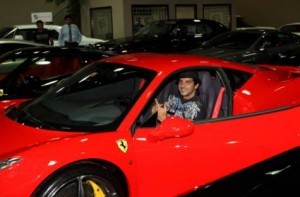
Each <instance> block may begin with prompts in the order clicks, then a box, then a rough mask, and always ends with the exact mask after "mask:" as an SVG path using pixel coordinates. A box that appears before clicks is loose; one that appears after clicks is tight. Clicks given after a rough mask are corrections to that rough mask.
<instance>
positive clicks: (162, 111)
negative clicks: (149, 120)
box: [155, 99, 168, 122]
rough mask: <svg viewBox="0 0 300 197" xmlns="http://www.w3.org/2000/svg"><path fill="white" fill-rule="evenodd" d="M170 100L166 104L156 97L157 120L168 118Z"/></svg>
mask: <svg viewBox="0 0 300 197" xmlns="http://www.w3.org/2000/svg"><path fill="white" fill-rule="evenodd" d="M167 106H168V102H165V103H164V104H160V103H159V102H158V100H157V99H155V107H156V110H157V120H158V121H160V122H162V121H163V120H164V119H166V118H167V111H168V108H167Z"/></svg>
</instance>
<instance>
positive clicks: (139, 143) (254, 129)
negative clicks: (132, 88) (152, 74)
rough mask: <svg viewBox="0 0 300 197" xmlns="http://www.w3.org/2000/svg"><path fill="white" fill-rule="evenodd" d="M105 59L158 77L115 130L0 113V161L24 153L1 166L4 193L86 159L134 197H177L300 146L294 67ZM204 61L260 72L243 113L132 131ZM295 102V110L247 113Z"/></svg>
mask: <svg viewBox="0 0 300 197" xmlns="http://www.w3.org/2000/svg"><path fill="white" fill-rule="evenodd" d="M144 56H145V57H144ZM157 56H158V57H159V58H157ZM153 57H154V58H153ZM133 60H135V61H133ZM175 60H176V61H175ZM102 61H114V62H120V63H126V64H132V65H139V66H141V67H145V68H146V67H148V66H149V65H153V66H152V67H151V68H152V69H154V70H156V71H157V72H158V75H157V77H156V78H155V79H154V80H153V81H152V82H151V83H150V85H149V86H148V87H147V88H146V89H145V91H144V92H143V94H142V95H141V96H140V98H139V99H138V101H137V103H135V104H134V105H133V107H132V108H131V110H130V111H129V113H128V114H127V116H126V117H125V118H124V120H123V121H122V123H121V124H120V126H119V127H118V129H117V130H116V131H114V132H99V133H97V132H94V133H92V132H79V131H78V132H62V131H59V132H58V131H53V130H45V129H39V128H33V127H29V126H26V125H21V124H18V123H15V122H14V121H13V120H11V119H9V118H8V117H6V115H5V114H4V113H0V124H1V136H2V137H1V139H0V143H1V150H0V161H2V160H4V159H6V158H10V157H22V161H20V162H19V163H17V164H15V165H12V166H10V167H8V168H6V169H4V170H0V179H1V181H0V196H1V197H5V196H20V194H22V196H30V195H31V194H32V192H33V191H34V190H35V189H36V188H37V187H38V186H39V184H41V183H42V181H43V180H45V179H46V178H47V177H48V176H49V175H51V174H52V173H54V172H55V171H57V170H58V169H61V168H63V167H65V166H68V165H70V164H72V163H74V162H80V161H83V160H96V161H98V162H101V161H105V162H108V163H110V164H111V165H114V166H116V167H117V168H118V169H120V171H122V172H123V174H124V176H125V178H126V181H127V186H128V190H129V195H130V196H132V197H136V196H142V197H147V196H149V197H150V196H158V195H159V196H176V195H178V194H182V193H185V192H187V191H190V190H191V189H192V188H196V187H199V186H202V185H205V184H207V183H209V182H211V181H214V180H217V179H219V178H221V177H224V176H226V175H228V174H231V173H233V172H236V171H238V170H241V169H243V168H245V167H247V166H250V165H252V164H255V163H257V162H259V161H262V160H265V159H266V158H269V157H272V156H274V155H276V154H279V153H281V152H284V151H286V150H288V149H291V148H293V147H296V146H299V142H300V141H299V136H300V126H299V124H297V123H298V122H299V120H298V119H299V117H300V116H299V115H300V106H297V105H299V102H300V91H297V89H298V87H299V86H298V85H300V79H299V78H293V77H291V73H290V72H288V71H286V72H284V71H280V72H277V71H271V70H270V71H269V72H270V73H269V74H268V73H267V72H266V73H263V72H262V71H260V70H258V69H254V68H251V67H244V66H242V65H239V64H233V63H230V62H225V61H220V60H215V59H209V58H199V57H192V56H191V57H184V56H183V57H181V56H168V55H154V56H152V55H142V54H141V55H137V56H135V55H133V54H131V55H126V56H120V57H113V58H108V59H105V60H102ZM166 62H169V63H170V64H171V65H172V66H170V67H168V66H167V65H166ZM197 64H200V65H201V64H204V65H205V66H216V65H219V66H226V67H234V68H238V67H239V66H240V68H241V69H244V70H246V69H248V72H252V73H254V77H253V78H251V79H250V80H249V83H246V84H245V86H243V87H242V88H241V89H240V90H238V91H236V92H235V95H234V102H233V103H234V106H233V114H235V115H238V114H240V115H241V116H235V117H232V118H226V119H222V120H219V121H218V120H216V121H213V120H212V121H207V122H205V123H202V124H201V123H200V124H194V123H192V122H190V121H188V120H184V119H180V118H175V117H169V118H168V119H166V120H165V121H164V122H163V123H162V124H161V125H160V126H158V127H155V128H136V129H135V131H134V134H132V129H133V128H132V127H133V125H134V123H135V121H136V119H137V117H138V115H139V114H140V112H141V110H142V109H143V107H144V106H145V105H146V103H147V101H148V100H149V99H150V97H151V96H152V95H153V92H154V90H155V89H156V88H157V87H158V86H159V85H160V84H161V82H162V81H163V80H164V79H165V78H166V77H167V76H168V75H169V74H171V73H172V72H174V71H175V70H177V69H180V68H182V67H183V66H184V65H197ZM278 81H280V82H278ZM261 84H267V85H263V86H262V85H261ZM257 89H259V90H257ZM266 98H269V99H266ZM291 105H293V106H296V107H293V108H289V109H278V110H276V111H275V110H274V111H269V112H267V113H266V112H265V113H253V114H252V115H242V114H247V113H250V112H260V111H262V110H267V109H274V108H276V107H285V106H291ZM178 128H180V129H178ZM174 133H175V134H174ZM120 139H124V140H126V141H127V143H128V151H127V152H126V153H124V152H122V151H121V150H120V149H119V148H118V146H117V143H116V141H117V140H120ZM15 184H18V185H17V188H18V189H16V186H15Z"/></svg>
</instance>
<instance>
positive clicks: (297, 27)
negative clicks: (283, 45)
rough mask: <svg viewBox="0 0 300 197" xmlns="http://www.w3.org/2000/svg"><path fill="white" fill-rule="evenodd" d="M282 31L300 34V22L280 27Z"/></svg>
mask: <svg viewBox="0 0 300 197" xmlns="http://www.w3.org/2000/svg"><path fill="white" fill-rule="evenodd" d="M278 29H279V30H280V31H283V32H289V33H294V34H296V35H300V22H297V23H288V24H285V25H283V26H281V27H279V28H278Z"/></svg>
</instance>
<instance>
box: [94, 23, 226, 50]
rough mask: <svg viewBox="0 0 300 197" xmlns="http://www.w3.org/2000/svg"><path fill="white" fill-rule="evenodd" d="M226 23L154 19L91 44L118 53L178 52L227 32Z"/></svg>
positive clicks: (197, 45)
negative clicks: (133, 30) (135, 29)
mask: <svg viewBox="0 0 300 197" xmlns="http://www.w3.org/2000/svg"><path fill="white" fill-rule="evenodd" d="M227 31H229V29H228V28H227V27H226V26H224V25H223V24H221V23H219V22H216V21H213V20H208V19H177V20H161V21H155V22H153V23H151V24H149V25H147V26H145V27H143V28H141V29H140V30H139V31H138V32H137V33H135V34H134V35H133V36H132V37H126V38H120V39H115V40H110V41H108V42H104V43H96V44H94V45H91V47H93V48H97V49H100V50H103V51H111V52H114V53H117V54H122V53H132V52H145V51H147V52H161V53H176V52H182V51H187V50H190V49H194V48H197V47H199V46H200V45H201V44H202V42H204V41H207V40H209V39H211V38H213V37H214V36H216V35H218V34H221V33H224V32H227Z"/></svg>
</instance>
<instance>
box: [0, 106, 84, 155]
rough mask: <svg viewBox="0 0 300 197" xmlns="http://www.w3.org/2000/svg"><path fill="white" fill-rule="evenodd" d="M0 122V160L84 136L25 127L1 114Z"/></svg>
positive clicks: (77, 133)
mask: <svg viewBox="0 0 300 197" xmlns="http://www.w3.org/2000/svg"><path fill="white" fill-rule="evenodd" d="M0 121H1V138H0V144H1V149H0V158H1V159H3V158H6V157H8V156H11V155H16V154H19V153H20V152H22V151H26V150H28V149H31V148H34V147H37V146H40V145H42V144H46V143H51V142H53V141H58V140H63V139H64V140H66V139H68V138H70V137H75V136H79V135H83V134H85V133H84V132H61V131H53V130H45V129H39V128H33V127H29V126H25V125H22V124H19V123H16V122H14V121H13V120H11V119H9V118H8V117H7V116H6V115H5V114H4V113H3V112H1V113H0Z"/></svg>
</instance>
